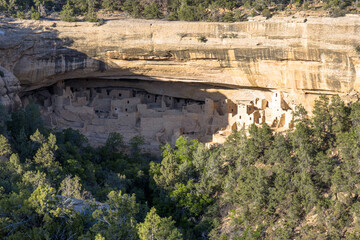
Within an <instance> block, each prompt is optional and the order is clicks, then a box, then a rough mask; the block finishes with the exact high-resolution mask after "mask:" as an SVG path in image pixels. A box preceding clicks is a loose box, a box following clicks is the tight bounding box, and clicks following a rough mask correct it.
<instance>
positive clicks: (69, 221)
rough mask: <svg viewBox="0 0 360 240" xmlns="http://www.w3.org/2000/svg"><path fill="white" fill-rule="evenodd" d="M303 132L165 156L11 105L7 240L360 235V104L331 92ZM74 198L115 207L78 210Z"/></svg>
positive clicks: (0, 141)
mask: <svg viewBox="0 0 360 240" xmlns="http://www.w3.org/2000/svg"><path fill="white" fill-rule="evenodd" d="M294 121H295V124H296V129H295V130H294V131H291V132H288V133H273V132H272V130H271V129H270V127H269V126H268V125H266V124H264V125H263V126H262V127H256V126H255V125H253V126H251V128H250V129H249V132H248V136H246V134H245V132H244V131H234V132H233V134H232V135H231V136H229V137H228V139H227V141H226V142H225V144H223V145H219V146H216V147H213V148H210V149H208V148H205V146H204V144H202V143H199V142H198V141H196V140H191V141H189V140H187V139H185V138H182V137H180V138H179V139H178V140H177V142H176V146H174V147H171V146H170V145H165V146H163V149H162V156H161V161H160V160H156V159H154V158H153V157H151V156H150V155H147V154H143V153H142V152H141V150H140V147H141V144H142V143H143V140H142V138H141V137H135V138H134V139H133V140H132V141H131V142H130V143H129V144H128V145H126V144H124V142H123V141H122V137H121V136H120V135H119V134H116V133H114V134H111V135H110V136H109V138H108V140H107V142H106V144H105V145H104V146H103V147H99V148H93V147H90V146H89V145H88V144H87V142H86V139H85V138H84V137H83V136H82V135H81V134H79V132H77V131H74V130H71V129H66V130H63V131H61V132H52V131H50V130H49V129H46V128H45V127H44V125H43V122H42V120H41V117H40V114H39V111H38V108H37V106H36V105H35V104H30V105H28V106H27V107H26V108H25V109H22V110H20V111H18V112H14V113H12V114H11V115H9V114H7V113H6V111H5V110H4V109H3V108H0V238H1V239H29V238H30V239H97V240H100V239H224V240H225V239H359V238H360V232H359V231H360V219H359V214H360V201H359V200H360V199H359V193H360V175H359V173H360V162H359V159H360V102H355V103H352V104H351V105H349V106H347V105H345V104H344V102H343V101H341V99H340V98H339V97H338V96H332V97H331V99H329V98H328V97H326V96H322V97H320V98H319V99H318V100H317V101H316V102H315V107H314V110H313V117H312V118H308V117H307V113H306V111H305V110H304V108H303V107H301V106H298V107H297V108H296V109H295V111H294ZM69 198H77V199H83V200H84V202H90V203H94V200H95V199H96V200H97V201H101V202H106V203H107V204H108V208H99V207H95V205H94V204H92V205H90V206H89V207H88V209H87V211H84V212H76V211H75V210H74V209H73V207H72V206H71V204H69V200H68V199H69Z"/></svg>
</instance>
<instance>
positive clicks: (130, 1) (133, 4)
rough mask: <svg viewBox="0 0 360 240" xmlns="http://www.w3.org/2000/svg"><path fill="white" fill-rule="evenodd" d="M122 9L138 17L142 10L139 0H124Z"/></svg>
mask: <svg viewBox="0 0 360 240" xmlns="http://www.w3.org/2000/svg"><path fill="white" fill-rule="evenodd" d="M122 10H123V11H124V12H127V13H129V14H130V15H131V16H133V17H139V16H140V14H141V11H142V8H141V5H140V2H139V1H137V0H126V1H125V2H124V4H123V7H122Z"/></svg>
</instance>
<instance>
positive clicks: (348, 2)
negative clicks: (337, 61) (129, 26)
mask: <svg viewBox="0 0 360 240" xmlns="http://www.w3.org/2000/svg"><path fill="white" fill-rule="evenodd" d="M359 9H360V4H359V2H358V0H325V1H319V0H309V1H306V0H276V1H269V0H256V1H249V0H68V1H65V0H26V1H24V0H0V11H1V12H2V13H4V14H6V15H10V16H13V17H16V18H21V19H25V18H26V19H30V18H31V19H35V20H38V19H40V18H61V19H62V20H64V21H77V20H85V21H90V22H98V23H99V24H103V23H104V22H103V20H102V19H103V18H114V17H115V18H116V17H134V18H145V19H165V20H184V21H215V22H216V21H218V22H239V21H247V19H248V18H249V17H254V16H258V15H260V16H263V17H266V18H270V17H272V16H274V15H280V16H292V15H294V14H295V13H298V12H301V13H302V14H303V15H304V16H308V15H315V16H330V17H340V16H344V15H345V14H346V13H355V14H357V13H359Z"/></svg>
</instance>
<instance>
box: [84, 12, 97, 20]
mask: <svg viewBox="0 0 360 240" xmlns="http://www.w3.org/2000/svg"><path fill="white" fill-rule="evenodd" d="M85 20H86V21H88V22H97V21H98V20H99V19H98V18H97V15H96V12H95V11H94V10H89V11H88V13H87V14H86V16H85Z"/></svg>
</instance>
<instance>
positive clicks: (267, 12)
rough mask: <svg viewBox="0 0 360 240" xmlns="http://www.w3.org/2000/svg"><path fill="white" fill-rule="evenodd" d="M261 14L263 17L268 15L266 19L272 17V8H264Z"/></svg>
mask: <svg viewBox="0 0 360 240" xmlns="http://www.w3.org/2000/svg"><path fill="white" fill-rule="evenodd" d="M261 15H263V17H266V19H269V18H271V13H270V10H269V9H267V8H265V9H264V10H262V12H261Z"/></svg>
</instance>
